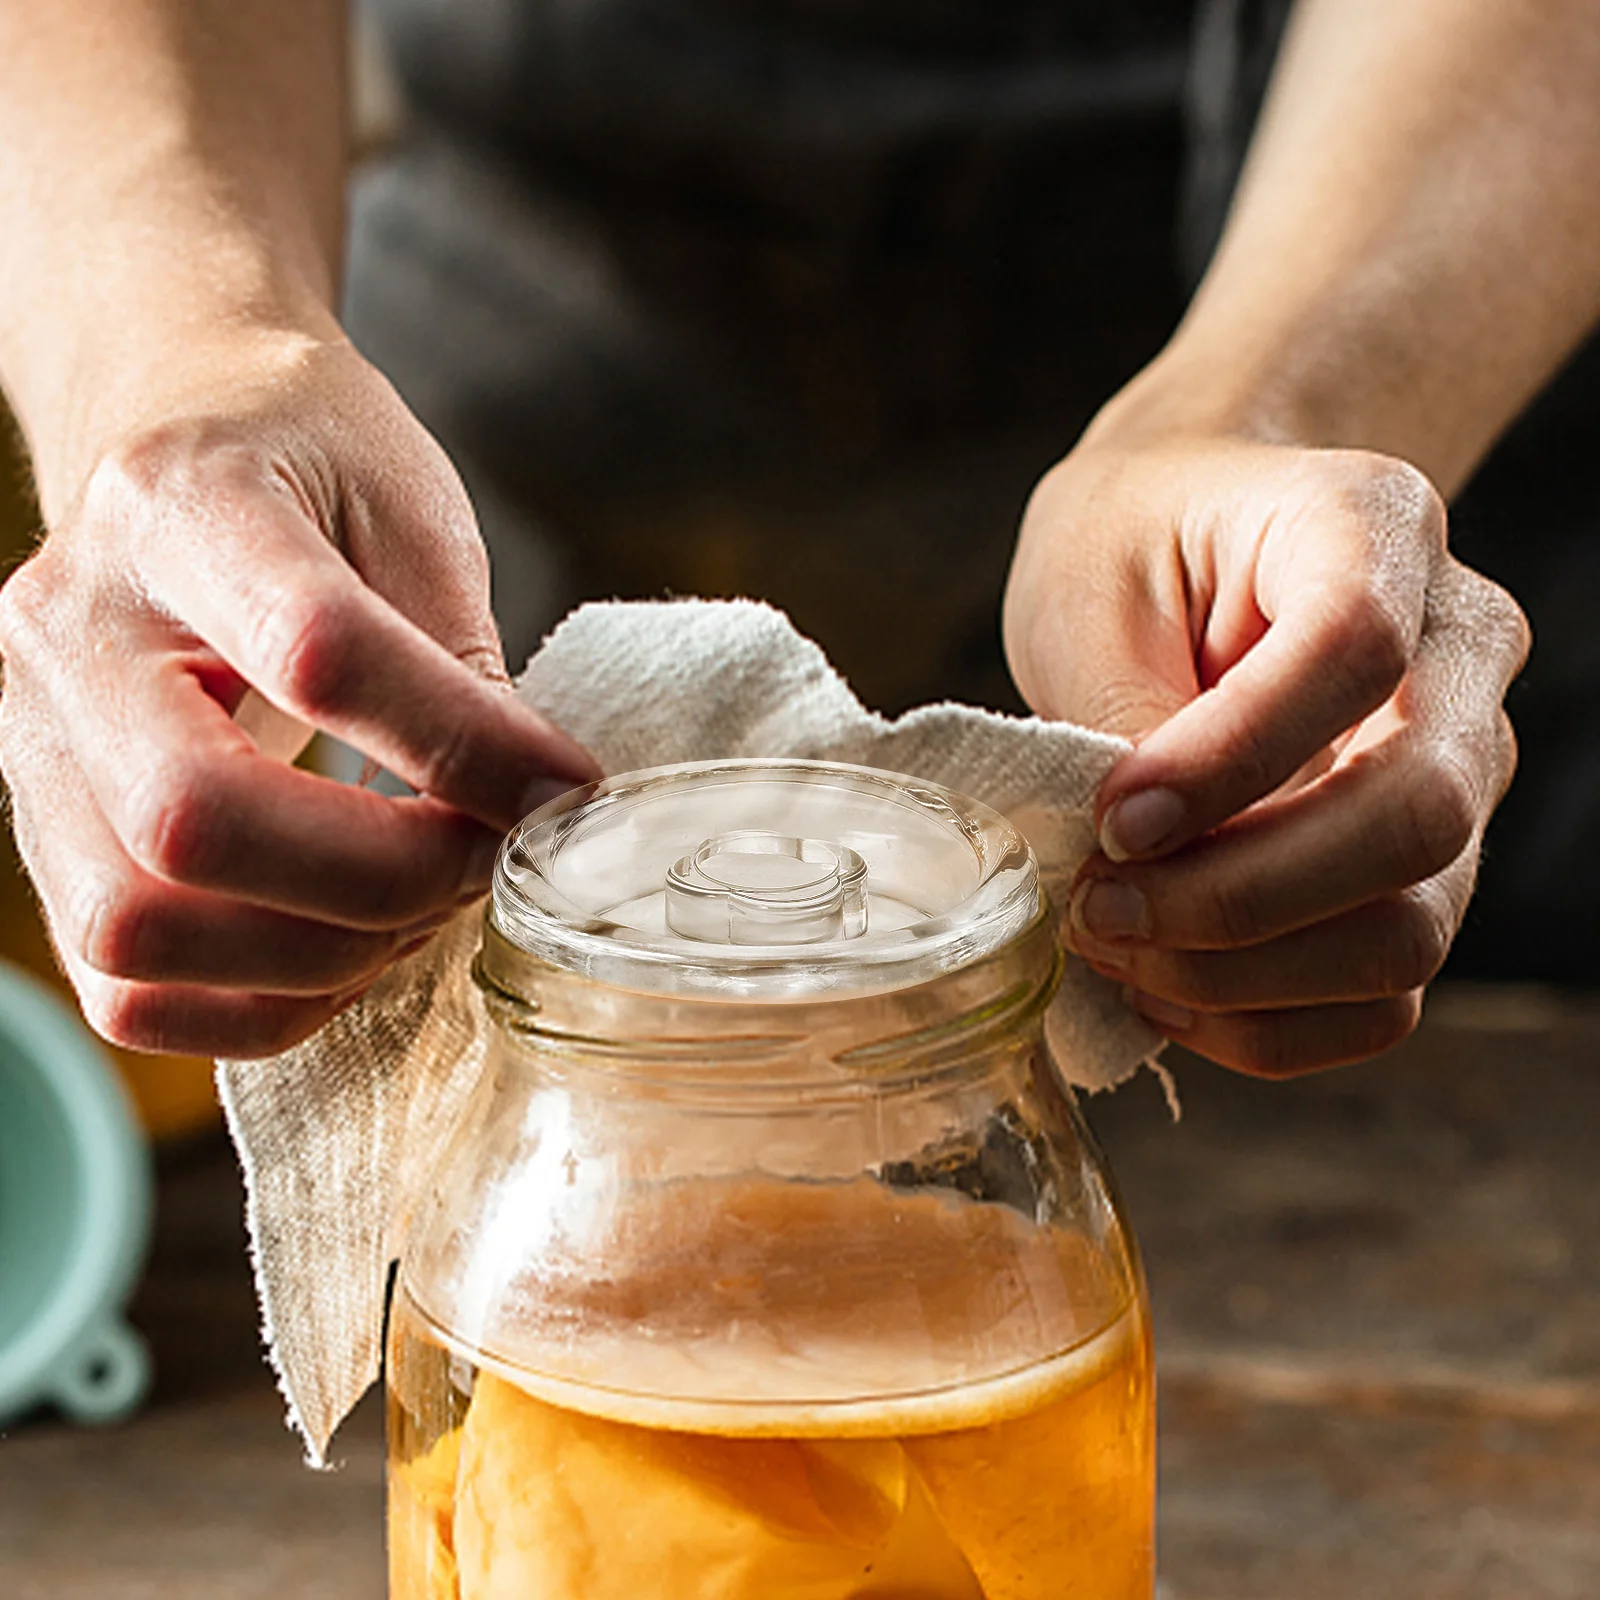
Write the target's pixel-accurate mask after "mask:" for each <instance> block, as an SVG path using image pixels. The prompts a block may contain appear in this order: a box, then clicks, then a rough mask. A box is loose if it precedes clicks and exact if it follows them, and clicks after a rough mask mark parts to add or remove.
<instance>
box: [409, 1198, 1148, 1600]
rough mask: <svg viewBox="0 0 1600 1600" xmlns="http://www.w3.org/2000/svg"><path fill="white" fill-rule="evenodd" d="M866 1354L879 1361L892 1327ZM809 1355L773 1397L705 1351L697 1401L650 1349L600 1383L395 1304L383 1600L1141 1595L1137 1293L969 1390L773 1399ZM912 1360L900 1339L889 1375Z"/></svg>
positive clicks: (790, 1352) (1065, 1599) (621, 1349)
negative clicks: (1047, 1349)
mask: <svg viewBox="0 0 1600 1600" xmlns="http://www.w3.org/2000/svg"><path fill="white" fill-rule="evenodd" d="M995 1209H998V1208H986V1210H995ZM930 1215H932V1213H931V1212H930ZM904 1220H905V1219H904V1214H903V1213H902V1215H901V1221H902V1222H903V1221H904ZM917 1231H921V1230H916V1229H913V1232H917ZM929 1239H930V1246H931V1243H932V1239H933V1235H932V1233H931V1232H930V1233H929ZM935 1309H937V1308H935ZM816 1322H817V1319H815V1318H813V1324H814V1325H813V1327H812V1328H811V1329H810V1332H811V1333H815V1331H816V1327H815V1324H816ZM829 1326H830V1327H832V1326H833V1324H832V1323H831V1322H830V1324H829ZM895 1326H897V1325H895V1324H891V1325H890V1330H889V1331H890V1333H891V1334H892V1332H893V1329H894V1327H895ZM871 1337H872V1340H873V1345H874V1348H875V1349H876V1350H877V1352H878V1354H879V1355H880V1356H881V1355H882V1353H883V1352H882V1347H883V1345H884V1342H885V1337H886V1334H885V1330H884V1329H883V1328H882V1327H877V1328H874V1329H873V1330H871ZM774 1348H776V1347H774ZM806 1348H807V1347H806V1346H804V1345H802V1344H801V1343H798V1342H797V1343H795V1344H793V1345H792V1346H784V1347H783V1348H782V1349H781V1350H779V1352H778V1354H776V1355H771V1352H768V1354H767V1355H764V1356H763V1358H762V1360H763V1363H764V1365H763V1367H762V1371H763V1372H767V1373H769V1374H770V1370H771V1368H772V1367H773V1365H774V1364H776V1365H777V1366H778V1367H779V1368H781V1371H780V1372H779V1373H778V1375H776V1376H770V1380H769V1381H763V1379H762V1377H761V1376H759V1375H757V1372H756V1368H755V1367H754V1366H753V1365H752V1366H751V1367H750V1368H749V1370H748V1371H746V1370H744V1367H745V1361H744V1356H747V1355H748V1352H744V1353H743V1355H741V1354H740V1352H738V1351H735V1352H734V1353H733V1355H731V1356H730V1354H729V1352H728V1351H727V1350H726V1349H724V1350H721V1352H720V1354H719V1355H718V1357H717V1359H716V1361H715V1363H714V1364H713V1363H711V1362H706V1363H704V1364H703V1366H702V1369H701V1370H703V1371H704V1372H705V1373H707V1374H708V1378H707V1382H706V1384H705V1385H704V1386H703V1387H702V1388H701V1390H700V1391H699V1396H700V1397H698V1398H697V1397H694V1394H693V1393H692V1392H691V1391H689V1390H688V1389H686V1387H685V1386H684V1385H682V1384H679V1383H673V1384H671V1385H663V1384H662V1383H660V1382H659V1381H658V1380H659V1379H660V1378H661V1375H662V1372H663V1371H664V1370H668V1369H664V1368H663V1367H662V1365H661V1357H662V1352H661V1351H660V1350H659V1349H649V1350H645V1349H643V1348H642V1347H641V1352H640V1354H639V1356H638V1359H637V1361H630V1360H629V1359H628V1358H627V1355H626V1347H625V1346H618V1347H617V1348H616V1349H615V1350H612V1351H610V1352H609V1353H608V1355H607V1357H606V1359H605V1361H604V1363H603V1364H602V1371H601V1374H600V1375H599V1381H593V1380H592V1375H586V1376H585V1378H584V1379H583V1380H582V1381H573V1380H572V1378H571V1377H570V1376H561V1377H554V1376H551V1375H550V1372H549V1370H548V1368H547V1369H546V1370H544V1371H540V1370H539V1369H538V1367H537V1366H535V1365H532V1364H529V1363H527V1362H526V1361H525V1360H523V1361H519V1362H518V1363H516V1364H512V1363H507V1362H504V1361H501V1360H498V1359H491V1358H488V1357H485V1356H483V1355H481V1354H478V1353H475V1352H472V1351H468V1350H465V1349H463V1348H460V1347H455V1346H453V1345H452V1343H451V1342H450V1341H449V1340H447V1339H446V1338H445V1336H444V1335H443V1334H442V1333H440V1332H439V1331H438V1330H437V1329H436V1328H435V1327H434V1326H433V1325H432V1324H431V1323H430V1322H429V1320H428V1319H427V1317H426V1316H425V1315H424V1314H423V1313H422V1312H421V1311H420V1310H419V1309H418V1308H417V1306H415V1305H414V1304H413V1303H412V1302H411V1300H410V1299H409V1297H408V1296H407V1294H406V1293H405V1291H404V1290H403V1289H402V1291H401V1292H400V1293H399V1295H398V1296H397V1298H396V1303H395V1309H394V1315H393V1318H392V1322H391V1335H390V1346H389V1542H390V1554H389V1562H390V1567H389V1570H390V1594H391V1597H392V1600H873V1597H875V1600H1074V1597H1081V1600H1150V1595H1151V1592H1152V1588H1153V1584H1154V1551H1153V1526H1152V1525H1153V1514H1154V1491H1155V1484H1154V1472H1155V1448H1154V1447H1155V1440H1154V1403H1153V1392H1152V1373H1151V1350H1150V1341H1149V1333H1148V1324H1147V1321H1146V1317H1145V1313H1144V1309H1143V1304H1142V1301H1141V1300H1140V1299H1139V1298H1138V1296H1137V1295H1134V1296H1133V1297H1132V1298H1131V1299H1129V1300H1125V1302H1124V1303H1123V1304H1122V1305H1121V1306H1120V1308H1118V1309H1117V1310H1116V1313H1115V1314H1114V1315H1113V1316H1112V1318H1111V1319H1110V1321H1109V1322H1107V1323H1106V1324H1105V1325H1103V1326H1101V1327H1099V1328H1098V1329H1096V1330H1094V1331H1093V1332H1091V1333H1090V1334H1089V1336H1088V1337H1086V1338H1080V1339H1079V1340H1077V1341H1076V1342H1075V1343H1073V1344H1072V1345H1071V1346H1070V1347H1068V1348H1066V1349H1064V1350H1057V1351H1056V1352H1055V1353H1053V1354H1051V1355H1049V1356H1047V1357H1045V1358H1044V1359H1037V1360H1032V1361H1029V1362H1028V1363H1027V1364H1025V1365H1021V1366H1012V1367H1005V1366H1001V1367H1000V1368H999V1369H998V1371H997V1369H996V1367H995V1366H993V1365H989V1364H987V1363H986V1370H987V1372H988V1373H990V1374H994V1375H986V1376H983V1377H981V1378H978V1379H976V1380H974V1381H969V1382H963V1383H960V1384H957V1385H953V1386H945V1387H940V1388H934V1389H928V1388H922V1389H919V1390H917V1391H915V1392H910V1393H899V1394H894V1395H889V1396H886V1397H884V1398H879V1399H869V1400H862V1399H832V1398H824V1399H821V1400H818V1399H814V1398H813V1399H811V1400H807V1401H793V1400H786V1399H777V1398H767V1397H766V1396H772V1395H777V1394H779V1393H782V1392H784V1390H783V1385H784V1384H791V1385H792V1384H793V1383H794V1381H795V1374H796V1373H797V1372H799V1373H800V1374H801V1376H802V1379H803V1377H804V1373H805V1361H804V1354H805V1349H806ZM809 1348H810V1349H812V1350H820V1349H821V1348H822V1346H821V1344H820V1343H817V1342H815V1341H813V1342H812V1343H811V1345H810V1346H809ZM830 1349H832V1351H833V1355H832V1356H830V1357H829V1358H828V1359H827V1360H826V1361H824V1360H823V1359H822V1358H818V1363H817V1365H818V1370H819V1371H820V1370H822V1369H823V1368H824V1367H828V1368H831V1367H832V1366H834V1365H836V1364H837V1363H836V1360H835V1358H836V1357H837V1352H838V1346H832V1347H830ZM797 1352H798V1354H797ZM680 1353H681V1352H680V1351H678V1350H677V1349H672V1350H669V1351H668V1352H667V1354H668V1355H670V1356H672V1357H673V1358H676V1357H677V1356H678V1355H679V1354H680ZM921 1353H923V1347H922V1346H920V1345H918V1343H917V1341H916V1338H915V1336H912V1338H911V1341H910V1342H909V1343H908V1344H907V1345H906V1349H905V1362H904V1369H905V1370H907V1371H918V1370H921V1369H919V1368H918V1365H917V1362H918V1358H919V1354H921ZM992 1354H993V1352H991V1355H992ZM769 1357H770V1359H769ZM890 1366H891V1368H893V1367H894V1366H895V1363H894V1362H893V1361H891V1362H890ZM668 1368H670V1362H669V1364H668ZM630 1369H631V1370H630ZM847 1370H848V1369H847ZM645 1371H648V1372H649V1373H650V1376H651V1379H652V1381H651V1382H650V1383H649V1384H648V1385H644V1384H637V1383H635V1385H634V1386H632V1387H630V1383H629V1380H630V1379H635V1380H636V1379H637V1378H638V1375H639V1374H640V1373H641V1372H645ZM647 1387H648V1388H649V1389H650V1391H651V1392H648V1393H647V1392H641V1390H643V1389H645V1388H647ZM804 1387H805V1385H804V1383H803V1382H802V1383H801V1388H804ZM713 1391H715V1392H716V1393H717V1395H718V1396H719V1397H716V1398H711V1399H706V1398H704V1395H705V1394H706V1393H707V1392H713ZM791 1392H792V1390H791ZM685 1394H690V1397H689V1398H683V1396H684V1395H685ZM751 1395H754V1396H755V1398H754V1399H751V1398H747V1397H748V1396H751ZM733 1396H738V1397H739V1398H732V1397H733Z"/></svg>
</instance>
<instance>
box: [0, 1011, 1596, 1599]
mask: <svg viewBox="0 0 1600 1600" xmlns="http://www.w3.org/2000/svg"><path fill="white" fill-rule="evenodd" d="M1177 1065H1178V1073H1179V1078H1180V1082H1181V1086H1182V1092H1183V1100H1184V1106H1185V1116H1184V1120H1183V1121H1182V1123H1181V1124H1179V1125H1178V1126H1177V1127H1174V1126H1172V1124H1171V1122H1170V1121H1169V1119H1168V1118H1167V1115H1166V1111H1165V1108H1164V1106H1163V1104H1162V1101H1161V1096H1160V1093H1159V1091H1158V1090H1157V1088H1156V1086H1155V1085H1154V1083H1153V1082H1146V1083H1142V1084H1137V1085H1134V1086H1132V1087H1131V1088H1129V1089H1126V1090H1123V1091H1121V1092H1120V1093H1119V1094H1118V1095H1116V1096H1115V1097H1113V1098H1111V1099H1109V1100H1104V1101H1101V1102H1099V1103H1097V1104H1096V1105H1095V1106H1094V1107H1093V1111H1092V1115H1093V1120H1094V1122H1095V1124H1096V1126H1097V1128H1098V1129H1099V1131H1100V1133H1101V1135H1102V1138H1103V1140H1104V1142H1105V1144H1106V1146H1107V1148H1108V1150H1109V1152H1110V1154H1111V1157H1112V1162H1113V1165H1114V1166H1115V1168H1116V1170H1117V1173H1118V1175H1119V1177H1120V1179H1121V1182H1122V1185H1123V1188H1124V1190H1125V1191H1126V1194H1127V1198H1128V1202H1129V1205H1130V1207H1131V1209H1132V1212H1133V1215H1134V1219H1135V1222H1136V1225H1137V1227H1138V1230H1139V1233H1140V1236H1141V1238H1142V1240H1143V1244H1144V1248H1145V1255H1146V1261H1147V1265H1148V1268H1149V1272H1150V1277H1151V1283H1152V1289H1153V1293H1154V1297H1155V1302H1156V1308H1157V1330H1158V1339H1159V1349H1160V1362H1161V1372H1162V1469H1161V1570H1162V1579H1161V1584H1162V1589H1161V1593H1162V1596H1163V1600H1334V1597H1338V1600H1595V1597H1597V1596H1600V1009H1597V1008H1594V1007H1586V1006H1582V1005H1577V1004H1573V1003H1565V1004H1558V1003H1556V1002H1554V1001H1551V1000H1549V999H1548V998H1545V997H1541V996H1540V995H1538V994H1519V993H1516V992H1507V991H1473V990H1454V991H1445V992H1443V993H1441V994H1440V995H1439V996H1438V997H1437V998H1436V1000H1435V1002H1434V1004H1433V1006H1432V1008H1431V1011H1430V1016H1429V1020H1428V1022H1427V1024H1426V1025H1425V1027H1424V1029H1423V1031H1422V1033H1421V1034H1420V1035H1419V1036H1418V1038H1417V1039H1415V1040H1414V1041H1412V1043H1411V1044H1409V1045H1408V1046H1406V1047H1405V1048H1403V1049H1402V1050H1400V1051H1399V1052H1397V1053H1395V1054H1394V1055H1392V1056H1390V1057H1389V1058H1387V1059H1386V1060H1384V1061H1382V1062H1379V1063H1375V1064H1372V1065H1370V1066H1366V1067H1362V1068H1358V1069H1354V1070H1348V1071H1345V1072H1340V1073H1334V1074H1329V1075H1327V1076H1324V1077H1321V1078H1316V1079H1310V1080H1307V1081H1304V1082H1301V1083H1296V1084H1290V1085H1282V1086H1278V1085H1266V1084H1257V1083H1251V1082H1247V1081H1245V1080H1242V1079H1238V1078H1234V1077H1231V1076H1229V1075H1228V1074H1225V1073H1222V1072H1220V1071H1218V1070H1216V1069H1214V1068H1211V1067H1208V1066H1205V1065H1204V1064H1201V1063H1195V1062H1187V1061H1180V1062H1179V1063H1178V1064H1177ZM161 1187H162V1210H161V1220H160V1227H159V1236H158V1240H157V1244H156V1250H155V1255H154V1259H153V1261H152V1264H151V1270H150V1273H149V1276H148V1279H147V1281H146V1283H145V1286H144V1288H143V1290H142V1292H141V1294H140V1297H139V1300H138V1303H137V1305H136V1307H135V1316H136V1320H137V1321H138V1322H139V1323H140V1325H141V1326H142V1327H143V1328H144V1329H145V1331H146V1332H147V1333H148V1335H149V1336H150V1338H151V1341H152V1343H153V1344H154V1346H155V1349H156V1352H157V1359H158V1362H159V1364H160V1383H159V1387H158V1391H157V1394H156V1397H155V1400H154V1402H153V1403H152V1405H151V1406H150V1407H149V1409H148V1410H147V1411H146V1412H145V1413H144V1414H143V1415H142V1416H141V1417H140V1418H139V1419H138V1420H137V1421H135V1422H133V1423H131V1424H129V1425H128V1426H126V1427H123V1428H120V1429H117V1430H113V1431H111V1432H107V1433H99V1434H94V1433H81V1432H75V1431H73V1430H70V1429H67V1428H65V1427H63V1426H61V1425H60V1424H59V1423H56V1422H54V1421H52V1420H49V1419H41V1420H38V1421H35V1422H32V1423H29V1424H27V1425H25V1426H23V1427H21V1428H19V1429H16V1430H14V1431H13V1432H12V1434H11V1435H10V1437H8V1438H6V1439H5V1440H4V1442H3V1443H0V1595H4V1596H6V1597H8V1600H135V1597H138V1600H145V1597H149V1600H157V1597H159V1600H201V1597H204V1600H233V1597H246V1596H251V1597H253V1596H262V1597H268V1596H270V1597H272V1600H377V1597H379V1596H381V1594H382V1592H383V1577H382V1508H381V1470H382V1450H381V1419H380V1416H379V1412H378V1409H377V1408H376V1406H375V1405H374V1404H373V1403H372V1401H371V1400H370V1399H369V1401H368V1402H367V1403H366V1404H365V1405H364V1406H363V1408H362V1409H361V1411H360V1412H358V1413H357V1415H356V1416H355V1418H354V1419H353V1420H352V1421H351V1422H350V1424H349V1425H348V1426H347V1428H346V1429H345V1432H344V1434H343V1435H342V1436H341V1440H340V1444H339V1454H340V1455H341V1456H342V1458H343V1461H344V1466H343V1469H342V1470H341V1471H339V1472H337V1473H333V1474H324V1475H318V1474H314V1473H311V1472H308V1471H306V1470H304V1469H303V1468H302V1467H301V1466H300V1464H299V1456H298V1452H297V1450H296V1447H295V1443H294V1441H293V1439H292V1438H291V1437H290V1436H289V1435H288V1434H287V1433H286V1432H285V1431H284V1429H283V1426H282V1420H281V1418H282V1413H281V1409H280V1407H279V1405H278V1402H277V1397H276V1395H275V1393H274V1390H273V1387H272V1383H271V1380H270V1378H269V1377H268V1375H267V1373H266V1372H265V1371H264V1369H263V1368H262V1366H261V1364H260V1361H259V1359H258V1355H257V1348H256V1337H255V1315H254V1307H253V1304H252V1301H251V1295H250V1289H249V1283H248V1278H247V1275H246V1272H245V1268H244V1262H243V1255H242V1250H241V1242H240V1231H239V1197H238V1191H237V1182H236V1179H235V1177H234V1173H233V1168H232V1164H231V1160H230V1157H229V1156H228V1154H227V1152H226V1150H225V1149H224V1148H221V1147H220V1146H217V1145H214V1144H212V1145H206V1146H203V1147H199V1148H194V1149H191V1150H189V1151H187V1152H185V1153H182V1154H180V1155H175V1156H172V1157H170V1158H168V1159H167V1160H166V1161H165V1163H164V1170H163V1172H162V1179H161ZM641 1600H647V1597H641Z"/></svg>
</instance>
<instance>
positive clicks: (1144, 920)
mask: <svg viewBox="0 0 1600 1600" xmlns="http://www.w3.org/2000/svg"><path fill="white" fill-rule="evenodd" d="M1072 925H1073V927H1075V928H1078V929H1080V930H1081V931H1082V932H1084V933H1086V934H1088V935H1089V937H1090V938H1092V939H1147V938H1149V936H1150V904H1149V902H1148V901H1147V900H1146V899H1145V897H1144V896H1143V895H1142V894H1140V893H1139V891H1138V890H1137V889H1135V888H1134V887H1133V885H1132V884H1130V883H1118V882H1117V881H1116V880H1115V879H1114V878H1090V879H1088V880H1087V881H1086V882H1084V883H1080V884H1079V885H1078V887H1077V890H1076V891H1075V892H1074V894H1073V896H1072Z"/></svg>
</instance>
